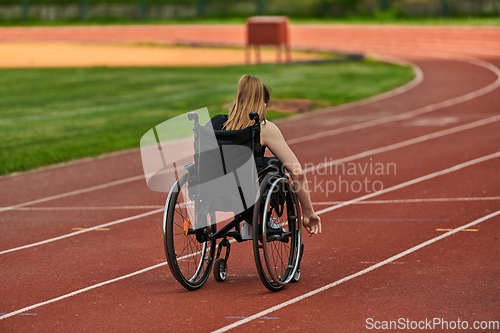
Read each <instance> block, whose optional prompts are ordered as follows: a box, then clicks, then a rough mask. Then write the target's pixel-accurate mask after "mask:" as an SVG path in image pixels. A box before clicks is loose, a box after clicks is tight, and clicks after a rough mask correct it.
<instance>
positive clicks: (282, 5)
mask: <svg viewBox="0 0 500 333" xmlns="http://www.w3.org/2000/svg"><path fill="white" fill-rule="evenodd" d="M499 14H500V0H1V1H0V22H2V23H4V24H5V23H9V22H10V23H13V22H22V21H25V22H26V21H33V22H40V21H42V22H51V21H80V22H81V21H83V22H88V21H107V22H109V21H110V20H111V21H114V22H117V21H118V22H120V21H162V20H193V19H227V18H235V19H237V18H246V17H249V16H253V15H286V16H288V17H290V18H292V19H293V18H296V19H306V18H315V19H318V18H324V19H335V18H337V19H346V18H347V19H348V18H358V19H363V18H365V19H370V18H376V19H386V20H391V19H400V18H409V19H411V18H443V17H450V18H464V17H482V18H487V17H490V18H491V17H498V16H499Z"/></svg>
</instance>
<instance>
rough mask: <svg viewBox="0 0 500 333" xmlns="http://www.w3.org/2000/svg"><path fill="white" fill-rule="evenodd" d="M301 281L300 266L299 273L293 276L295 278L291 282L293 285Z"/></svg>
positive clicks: (296, 272)
mask: <svg viewBox="0 0 500 333" xmlns="http://www.w3.org/2000/svg"><path fill="white" fill-rule="evenodd" d="M299 280H300V266H299V267H297V271H295V274H293V278H292V279H291V280H290V282H291V283H297V282H299Z"/></svg>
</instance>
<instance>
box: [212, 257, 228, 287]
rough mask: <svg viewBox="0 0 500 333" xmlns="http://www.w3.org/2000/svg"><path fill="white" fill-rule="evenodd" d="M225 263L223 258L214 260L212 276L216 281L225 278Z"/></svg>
mask: <svg viewBox="0 0 500 333" xmlns="http://www.w3.org/2000/svg"><path fill="white" fill-rule="evenodd" d="M226 277H227V264H226V260H225V259H224V258H217V260H215V262H214V278H215V281H217V282H222V281H224V280H226Z"/></svg>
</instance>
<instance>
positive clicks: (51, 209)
mask: <svg viewBox="0 0 500 333" xmlns="http://www.w3.org/2000/svg"><path fill="white" fill-rule="evenodd" d="M162 207H163V206H160V205H150V206H103V207H96V206H91V207H19V208H12V209H11V210H22V211H30V210H36V211H44V210H46V211H58V210H122V209H158V208H162Z"/></svg>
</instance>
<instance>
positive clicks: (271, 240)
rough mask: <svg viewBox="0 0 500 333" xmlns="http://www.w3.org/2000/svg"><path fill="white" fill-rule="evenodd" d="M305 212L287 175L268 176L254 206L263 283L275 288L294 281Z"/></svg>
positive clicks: (256, 251)
mask: <svg viewBox="0 0 500 333" xmlns="http://www.w3.org/2000/svg"><path fill="white" fill-rule="evenodd" d="M301 233H302V229H301V212H300V205H299V203H298V200H297V197H296V195H295V193H294V192H293V188H292V186H291V184H290V182H289V181H288V179H287V178H285V177H282V176H280V175H279V174H269V175H268V176H266V177H265V178H264V180H263V181H262V183H261V186H260V190H259V197H258V199H257V202H256V204H255V207H254V218H253V235H254V237H253V250H254V258H255V264H256V266H257V271H258V273H259V277H260V279H261V281H262V283H263V284H264V285H265V286H266V288H267V289H269V290H271V291H278V290H281V289H282V288H283V287H284V286H285V285H286V284H287V283H289V282H290V281H292V279H293V278H294V275H295V273H296V272H297V269H298V266H299V258H300V252H301V247H300V244H301Z"/></svg>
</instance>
